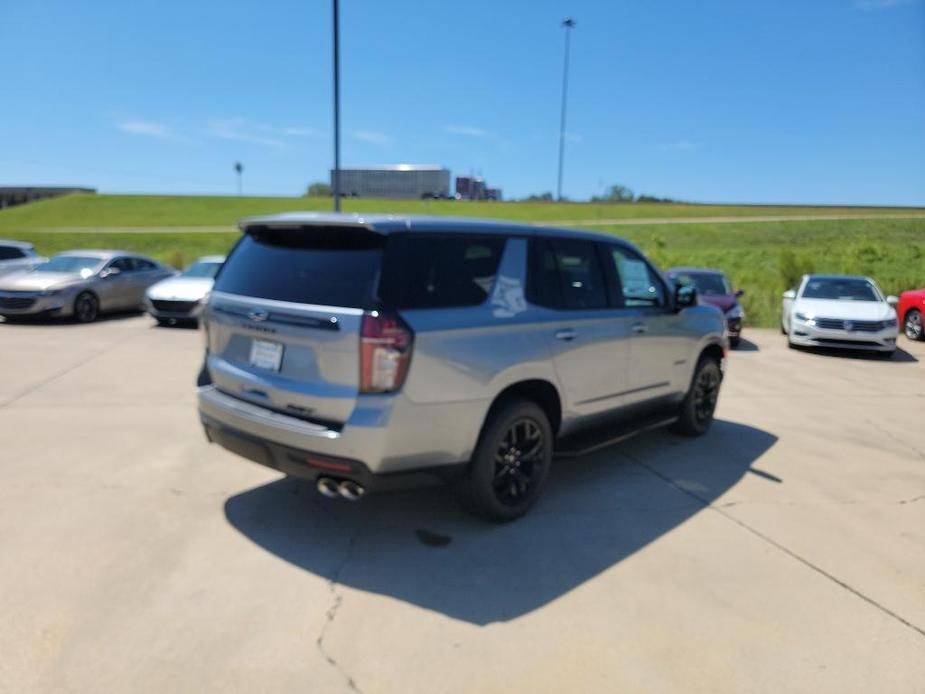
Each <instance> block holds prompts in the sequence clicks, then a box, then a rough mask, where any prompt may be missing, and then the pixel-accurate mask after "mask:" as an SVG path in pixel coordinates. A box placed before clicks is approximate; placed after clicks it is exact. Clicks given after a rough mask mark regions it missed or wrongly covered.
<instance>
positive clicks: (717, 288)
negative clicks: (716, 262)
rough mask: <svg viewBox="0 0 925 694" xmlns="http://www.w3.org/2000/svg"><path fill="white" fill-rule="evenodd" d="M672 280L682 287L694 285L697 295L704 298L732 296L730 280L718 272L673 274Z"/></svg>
mask: <svg viewBox="0 0 925 694" xmlns="http://www.w3.org/2000/svg"><path fill="white" fill-rule="evenodd" d="M672 279H674V281H675V282H677V283H678V284H681V285H694V287H696V288H697V293H698V294H703V295H704V296H718V295H721V294H732V287H730V286H729V280H727V279H726V276H725V275H722V274H720V273H718V272H691V273H683V272H682V273H673V274H672Z"/></svg>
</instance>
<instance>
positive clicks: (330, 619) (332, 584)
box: [315, 528, 362, 694]
mask: <svg viewBox="0 0 925 694" xmlns="http://www.w3.org/2000/svg"><path fill="white" fill-rule="evenodd" d="M360 533H361V528H357V530H356V532H354V533H353V535H351V536H350V540H348V542H347V549H346V551H345V552H344V557H343V559H341V561H340V564H338V565H337V567H336V568H335V569H334V572H333V573H332V574H331V578H330V579H328V590H330V591H331V595H332V596H333V597H334V601H333V602H332V603H331V606H330V607H328V611H327V613H326V617H327V619H326V620H325V622H324V624H323V625H322V627H321V631H320V632H319V633H318V638H317V639H316V640H315V644H316V645H317V646H318V652H319V653H320V654H321V657H322V658H324V659H325V660H326V661H327V662H328V664H329V665H331V666H332V667H334V668H335V669H336V670H337V671H338V672H339V673H340V674H341V675H342V676H343V677H344V679H345V680H346V682H347V686H348V687H349V688H350V689H351V690H352V691H355V692H360V693H361V694H362V690H361V689H360V688H359V686H357V683H356V681H355V680H354V679H353V677H351V675H350V673H348V672H347V671H346V670H345V669H344V667H343V666H342V665H341V664H340V663H339V662H338V661H337V659H336V658H334V656H332V655H331V654H330V653H329V652H328V650H327V648H326V647H325V644H324V638H325V636H327V633H328V629H329V628H330V627H331V626H332V625H333V624H334V620H335V619H336V618H337V613H338V611H339V610H340V607H341V605H342V604H343V602H344V596H343V595H342V594H341V593H339V592H338V590H337V586H338V585H339V584H338V580H339V579H340V576H341V574H342V573H343V571H344V569H345V568H346V567H347V564H349V563H350V560H351V559H352V558H353V549H354V547H355V546H356V543H357V540H358V539H359V537H360Z"/></svg>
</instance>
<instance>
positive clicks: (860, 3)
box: [854, 0, 919, 10]
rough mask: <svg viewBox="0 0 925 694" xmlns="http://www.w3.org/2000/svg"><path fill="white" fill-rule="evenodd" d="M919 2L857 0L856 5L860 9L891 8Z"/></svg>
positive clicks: (912, 0)
mask: <svg viewBox="0 0 925 694" xmlns="http://www.w3.org/2000/svg"><path fill="white" fill-rule="evenodd" d="M917 2H919V0H855V1H854V6H855V7H856V8H857V9H859V10H889V9H892V8H894V7H902V6H903V5H912V4H915V3H917Z"/></svg>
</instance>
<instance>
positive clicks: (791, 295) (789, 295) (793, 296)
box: [784, 289, 797, 299]
mask: <svg viewBox="0 0 925 694" xmlns="http://www.w3.org/2000/svg"><path fill="white" fill-rule="evenodd" d="M784 298H785V299H796V298H797V293H796V291H795V290H793V289H788V290H787V291H785V292H784Z"/></svg>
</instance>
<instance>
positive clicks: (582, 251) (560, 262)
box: [549, 238, 608, 310]
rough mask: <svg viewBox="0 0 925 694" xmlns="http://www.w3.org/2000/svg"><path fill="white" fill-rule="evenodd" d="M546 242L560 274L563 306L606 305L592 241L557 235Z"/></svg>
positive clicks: (599, 306)
mask: <svg viewBox="0 0 925 694" xmlns="http://www.w3.org/2000/svg"><path fill="white" fill-rule="evenodd" d="M549 243H550V246H551V250H552V253H553V258H554V261H555V268H556V270H557V272H558V276H559V288H560V292H561V297H562V308H564V309H567V310H569V309H570V310H582V309H595V308H606V307H607V305H608V302H607V289H606V286H605V283H604V272H603V268H602V267H601V263H600V259H599V258H598V254H597V248H596V247H595V244H594V243H593V242H591V241H582V240H577V239H575V240H573V239H559V238H557V239H551V240H550V241H549Z"/></svg>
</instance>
